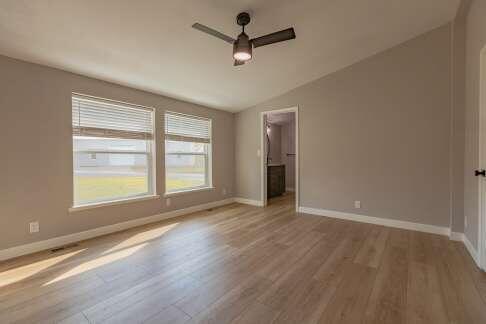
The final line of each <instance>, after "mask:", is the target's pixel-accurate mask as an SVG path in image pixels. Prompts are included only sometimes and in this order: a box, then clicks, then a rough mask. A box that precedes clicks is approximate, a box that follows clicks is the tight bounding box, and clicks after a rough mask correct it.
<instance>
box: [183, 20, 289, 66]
mask: <svg viewBox="0 0 486 324" xmlns="http://www.w3.org/2000/svg"><path fill="white" fill-rule="evenodd" d="M236 23H237V24H238V25H240V26H241V27H242V29H243V31H242V33H241V34H240V35H238V38H237V39H234V38H232V37H230V36H227V35H225V34H223V33H220V32H219V31H217V30H215V29H212V28H210V27H207V26H204V25H202V24H200V23H195V24H194V25H192V28H195V29H197V30H199V31H202V32H204V33H207V34H209V35H212V36H214V37H217V38H219V39H222V40H224V41H225V42H227V43H230V44H232V45H233V58H234V59H235V63H234V65H235V66H237V65H243V64H245V63H246V62H247V61H249V60H251V58H252V52H253V48H257V47H261V46H265V45H270V44H274V43H278V42H283V41H287V40H291V39H294V38H295V32H294V28H287V29H284V30H281V31H278V32H275V33H271V34H268V35H264V36H260V37H257V38H252V39H250V38H249V37H248V35H247V34H246V33H245V26H246V25H248V24H249V23H250V15H249V14H248V13H247V12H241V13H239V14H238V16H237V17H236Z"/></svg>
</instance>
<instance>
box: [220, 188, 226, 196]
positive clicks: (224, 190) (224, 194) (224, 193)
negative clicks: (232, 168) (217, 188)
mask: <svg viewBox="0 0 486 324" xmlns="http://www.w3.org/2000/svg"><path fill="white" fill-rule="evenodd" d="M221 192H222V193H223V196H226V193H227V191H226V188H223V190H221Z"/></svg>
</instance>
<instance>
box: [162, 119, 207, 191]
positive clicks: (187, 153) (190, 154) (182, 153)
mask: <svg viewBox="0 0 486 324" xmlns="http://www.w3.org/2000/svg"><path fill="white" fill-rule="evenodd" d="M167 114H174V115H181V116H186V117H189V118H194V119H204V120H207V121H208V122H209V143H205V144H206V145H207V153H198V152H195V153H189V152H176V153H167V139H166V138H165V135H166V129H165V118H166V115H167ZM163 125H164V135H163V136H164V166H165V179H164V180H165V181H164V192H165V193H164V196H165V197H170V196H178V195H181V194H186V193H194V192H199V191H208V190H213V189H214V186H213V120H212V119H211V118H206V117H200V116H196V115H188V114H183V113H179V112H175V111H166V112H165V113H164V123H163ZM184 142H189V143H192V142H191V141H184ZM167 155H188V156H194V155H200V156H205V157H206V159H205V165H206V172H205V182H206V184H205V185H203V186H197V187H191V188H187V189H181V190H174V191H168V189H167V166H166V161H167Z"/></svg>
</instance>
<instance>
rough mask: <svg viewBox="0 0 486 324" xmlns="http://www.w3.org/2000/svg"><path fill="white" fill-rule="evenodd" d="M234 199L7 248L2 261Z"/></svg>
mask: <svg viewBox="0 0 486 324" xmlns="http://www.w3.org/2000/svg"><path fill="white" fill-rule="evenodd" d="M234 201H235V199H234V198H228V199H224V200H219V201H213V202H210V203H206V204H201V205H197V206H192V207H187V208H183V209H177V210H172V211H168V212H165V213H161V214H158V215H153V216H148V217H143V218H137V219H134V220H130V221H126V222H122V223H117V224H113V225H107V226H103V227H98V228H94V229H91V230H87V231H83V232H79V233H74V234H69V235H64V236H59V237H54V238H51V239H48V240H44V241H39V242H34V243H29V244H24V245H20V246H15V247H11V248H8V249H5V250H0V261H3V260H7V259H12V258H15V257H19V256H22V255H26V254H31V253H35V252H39V251H44V250H48V249H52V248H55V247H59V246H63V245H66V244H70V243H74V242H79V241H83V240H87V239H90V238H94V237H97V236H101V235H106V234H110V233H114V232H119V231H123V230H126V229H129V228H132V227H137V226H141V225H145V224H149V223H155V222H159V221H161V220H164V219H168V218H173V217H178V216H182V215H186V214H190V213H194V212H198V211H201V210H206V209H210V208H215V207H219V206H224V205H228V204H231V203H233V202H234Z"/></svg>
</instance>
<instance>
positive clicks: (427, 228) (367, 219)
mask: <svg viewBox="0 0 486 324" xmlns="http://www.w3.org/2000/svg"><path fill="white" fill-rule="evenodd" d="M299 212H300V213H305V214H312V215H318V216H325V217H331V218H338V219H345V220H350V221H355V222H361V223H369V224H375V225H382V226H387V227H395V228H401V229H406V230H412V231H419V232H425V233H432V234H440V235H447V236H449V235H450V229H449V228H448V227H442V226H435V225H427V224H420V223H413V222H407V221H399V220H394V219H386V218H379V217H372V216H365V215H358V214H351V213H343V212H339V211H335V210H325V209H317V208H309V207H299Z"/></svg>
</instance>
